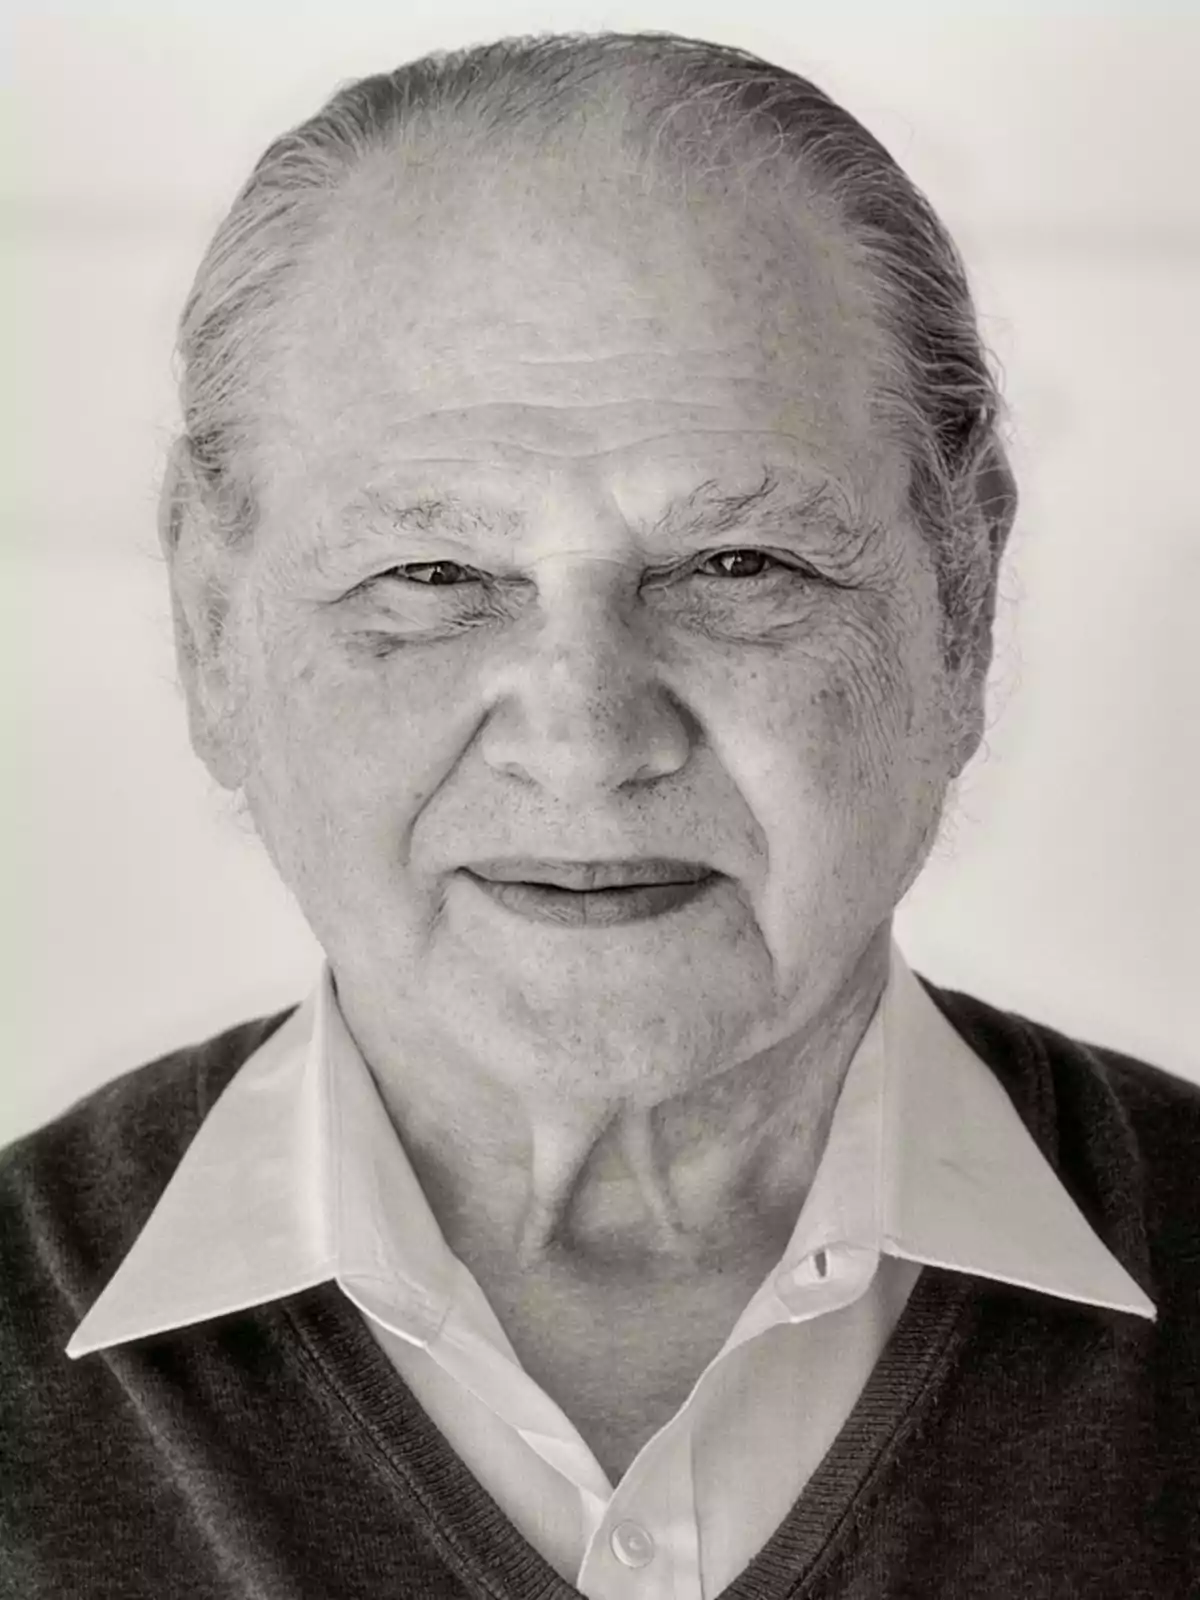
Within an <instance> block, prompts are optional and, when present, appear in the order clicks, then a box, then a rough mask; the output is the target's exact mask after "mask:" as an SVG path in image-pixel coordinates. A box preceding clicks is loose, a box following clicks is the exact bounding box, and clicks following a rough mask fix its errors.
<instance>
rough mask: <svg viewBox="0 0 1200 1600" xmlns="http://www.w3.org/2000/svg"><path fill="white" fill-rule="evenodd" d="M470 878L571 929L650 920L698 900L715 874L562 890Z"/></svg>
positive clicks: (515, 907)
mask: <svg viewBox="0 0 1200 1600" xmlns="http://www.w3.org/2000/svg"><path fill="white" fill-rule="evenodd" d="M466 876H467V877H469V878H470V880H471V882H472V883H474V884H475V886H476V887H477V888H479V889H482V890H483V892H484V894H486V895H487V896H488V897H489V899H492V900H494V901H496V903H497V904H498V905H502V906H503V907H504V908H505V910H506V911H515V912H516V914H517V915H518V916H520V917H528V918H530V920H531V921H533V922H554V923H558V924H559V926H561V927H568V928H611V927H615V926H616V925H617V924H618V923H621V922H646V921H648V920H649V919H650V918H651V917H662V916H665V915H666V913H667V912H668V911H677V910H678V909H679V908H680V906H686V905H689V904H690V903H691V902H692V901H693V900H698V899H699V898H700V896H701V895H702V894H705V893H707V891H708V890H709V889H710V888H711V887H712V885H713V884H714V882H715V881H716V874H715V873H711V874H710V875H709V876H708V877H707V878H701V879H699V880H698V881H697V882H695V883H645V884H638V885H637V886H636V887H635V888H629V889H585V890H582V891H579V890H574V889H557V888H552V887H550V886H549V885H547V884H540V883H496V882H494V881H493V880H492V879H490V878H477V877H476V876H475V874H474V873H467V874H466Z"/></svg>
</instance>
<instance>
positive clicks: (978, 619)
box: [954, 436, 1019, 777]
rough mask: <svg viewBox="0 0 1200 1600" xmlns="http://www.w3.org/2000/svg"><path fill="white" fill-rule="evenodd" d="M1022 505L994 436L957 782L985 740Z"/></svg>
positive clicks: (977, 505)
mask: <svg viewBox="0 0 1200 1600" xmlns="http://www.w3.org/2000/svg"><path fill="white" fill-rule="evenodd" d="M1018 501H1019V495H1018V492H1017V482H1016V479H1015V478H1014V477H1013V473H1012V468H1011V466H1010V465H1009V460H1008V456H1007V454H1006V452H1005V449H1004V446H1003V444H1001V442H1000V440H999V439H997V438H996V437H995V436H993V437H992V439H990V440H989V442H988V444H987V446H986V447H985V449H984V450H983V453H982V454H981V456H980V458H979V461H978V464H977V465H976V468H975V480H974V484H973V486H972V506H973V511H974V520H975V524H976V527H977V529H978V533H979V537H980V539H981V541H986V545H987V560H988V571H987V582H986V588H985V590H984V593H983V595H982V597H981V601H980V604H979V607H978V610H977V612H976V616H975V619H974V625H973V628H972V632H971V635H970V637H969V638H968V639H966V640H965V641H964V642H963V655H962V659H961V660H960V662H959V663H958V668H957V675H958V680H959V689H960V705H961V708H962V714H961V716H960V718H959V720H958V727H959V729H960V732H959V734H958V740H957V749H956V753H955V758H954V775H955V777H957V776H958V774H959V773H960V772H961V771H962V770H963V768H964V767H965V766H966V764H967V762H968V761H970V760H971V758H972V756H974V754H975V752H976V751H977V750H978V749H979V746H980V743H981V742H982V739H983V732H984V719H985V713H986V698H985V696H986V689H987V676H988V672H989V671H990V669H991V665H992V641H993V628H994V625H995V620H996V595H997V589H998V584H999V578H1000V563H1001V560H1002V559H1003V556H1004V550H1005V546H1006V545H1007V543H1008V536H1009V534H1010V533H1011V532H1012V525H1013V522H1014V520H1015V518H1016V515H1017V505H1018Z"/></svg>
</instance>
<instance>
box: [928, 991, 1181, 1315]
mask: <svg viewBox="0 0 1200 1600" xmlns="http://www.w3.org/2000/svg"><path fill="white" fill-rule="evenodd" d="M921 982H922V984H923V986H924V987H925V989H926V991H927V992H928V993H929V995H930V998H931V999H932V1000H933V1001H934V1003H935V1004H936V1005H937V1007H938V1009H939V1010H940V1011H941V1012H942V1013H943V1015H945V1016H946V1017H947V1019H948V1020H949V1021H950V1023H951V1025H952V1026H953V1027H954V1028H955V1030H956V1031H957V1032H958V1033H959V1034H960V1035H961V1036H962V1037H963V1038H964V1039H965V1040H966V1042H967V1043H968V1044H969V1045H970V1046H971V1047H972V1049H974V1050H975V1052H976V1054H977V1055H979V1056H980V1057H981V1058H982V1059H983V1060H984V1061H985V1062H986V1063H987V1064H988V1066H989V1067H990V1068H991V1069H992V1071H993V1072H994V1073H995V1074H996V1076H997V1077H998V1078H999V1079H1000V1080H1001V1082H1002V1083H1003V1085H1004V1087H1005V1089H1006V1090H1007V1091H1008V1093H1009V1096H1010V1098H1011V1099H1012V1100H1013V1102H1014V1104H1015V1105H1016V1108H1017V1110H1018V1111H1019V1112H1020V1114H1021V1116H1022V1118H1023V1120H1024V1121H1025V1122H1026V1124H1027V1126H1028V1127H1029V1129H1030V1131H1031V1133H1032V1134H1033V1136H1034V1138H1035V1139H1036V1140H1037V1141H1038V1143H1039V1145H1040V1146H1041V1148H1042V1150H1043V1152H1044V1154H1045V1155H1046V1156H1047V1158H1048V1159H1049V1160H1050V1162H1051V1164H1052V1165H1053V1166H1054V1167H1055V1169H1056V1171H1057V1172H1058V1174H1059V1176H1060V1178H1061V1179H1062V1181H1063V1182H1064V1184H1065V1185H1066V1186H1067V1188H1068V1189H1069V1190H1070V1192H1071V1194H1072V1197H1073V1198H1074V1199H1075V1200H1076V1203H1077V1204H1079V1206H1080V1208H1081V1209H1082V1210H1083V1212H1084V1215H1085V1216H1086V1217H1087V1218H1088V1221H1089V1222H1091V1223H1092V1225H1093V1226H1094V1227H1096V1228H1097V1231H1099V1232H1100V1233H1101V1236H1102V1237H1104V1238H1105V1242H1106V1243H1107V1244H1108V1245H1109V1247H1110V1248H1113V1249H1114V1250H1115V1253H1116V1254H1118V1256H1119V1257H1120V1258H1121V1259H1122V1260H1123V1261H1124V1262H1125V1265H1126V1266H1128V1267H1130V1268H1131V1270H1135V1266H1136V1258H1137V1255H1138V1253H1139V1250H1138V1246H1139V1244H1140V1245H1141V1253H1144V1254H1146V1255H1147V1256H1148V1260H1149V1264H1150V1266H1151V1271H1152V1273H1153V1275H1154V1276H1155V1277H1156V1278H1158V1279H1159V1284H1160V1287H1161V1288H1162V1289H1163V1290H1164V1291H1166V1292H1168V1293H1169V1292H1170V1290H1171V1286H1172V1284H1174V1285H1175V1286H1176V1287H1182V1286H1183V1285H1184V1284H1186V1285H1188V1286H1190V1287H1189V1288H1188V1290H1187V1292H1188V1293H1191V1292H1192V1291H1194V1290H1195V1289H1196V1288H1197V1287H1200V1283H1198V1280H1200V1165H1198V1162H1197V1153H1198V1152H1200V1084H1198V1083H1195V1082H1193V1081H1192V1080H1190V1079H1188V1078H1184V1077H1180V1076H1178V1075H1177V1074H1175V1073H1172V1072H1168V1071H1166V1070H1165V1069H1164V1068H1162V1067H1160V1066H1157V1065H1155V1064H1154V1063H1152V1062H1148V1061H1142V1060H1139V1059H1138V1058H1136V1057H1134V1056H1131V1055H1128V1054H1125V1053H1123V1052H1122V1051H1119V1050H1114V1049H1112V1048H1110V1047H1108V1046H1106V1045H1102V1044H1096V1043H1093V1042H1091V1041H1087V1040H1083V1039H1078V1038H1074V1037H1072V1036H1071V1035H1069V1034H1067V1033H1065V1032H1063V1031H1062V1030H1061V1029H1058V1028H1055V1027H1052V1026H1050V1025H1049V1024H1047V1023H1044V1022H1039V1021H1035V1020H1034V1019H1032V1018H1030V1017H1026V1016H1022V1015H1021V1014H1019V1013H1017V1012H1013V1011H1006V1010H1004V1009H1002V1008H1000V1007H998V1006H993V1005H990V1004H988V1003H987V1002H986V1001H983V1000H980V999H979V998H977V997H976V996H973V995H966V994H962V993H959V992H958V991H956V990H951V989H942V988H939V987H938V986H937V985H935V984H932V983H931V982H930V981H929V980H928V979H925V978H922V979H921ZM1135 1276H1140V1274H1138V1273H1137V1272H1136V1270H1135ZM1146 1287H1147V1288H1149V1285H1146ZM1151 1292H1153V1291H1152V1290H1151Z"/></svg>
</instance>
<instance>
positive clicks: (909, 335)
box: [168, 32, 1007, 666]
mask: <svg viewBox="0 0 1200 1600" xmlns="http://www.w3.org/2000/svg"><path fill="white" fill-rule="evenodd" d="M614 107H619V120H620V124H621V126H622V127H623V129H624V130H625V134H624V137H625V140H626V144H625V146H624V148H625V150H626V152H627V153H628V152H630V151H635V150H636V152H637V153H638V154H639V156H641V157H642V158H643V159H647V160H653V161H655V162H656V163H657V164H659V165H660V166H662V165H663V164H666V165H668V166H670V165H672V164H673V165H674V167H675V168H676V169H678V170H679V171H681V172H682V173H684V174H686V172H687V171H688V170H689V169H690V170H693V171H696V172H711V171H712V170H714V169H716V168H720V167H722V166H724V167H726V168H729V169H731V170H733V171H734V172H735V173H736V171H737V170H738V166H739V164H741V166H743V167H744V168H745V169H747V170H749V169H752V168H753V167H754V166H755V165H756V164H759V163H761V162H763V161H771V162H775V163H780V162H782V163H783V164H784V165H785V166H791V167H794V168H795V169H796V170H797V172H798V173H799V174H800V175H802V177H803V179H804V182H805V184H806V186H807V188H808V189H809V191H810V192H812V193H813V194H815V195H817V196H820V197H821V198H822V200H823V201H824V202H825V203H826V204H828V205H829V206H830V207H832V214H833V215H834V216H835V217H836V218H837V220H838V221H839V222H840V223H841V225H842V226H843V228H844V229H845V230H846V232H847V234H848V235H849V237H850V238H851V239H852V241H853V243H854V246H855V252H856V255H857V258H858V260H859V261H860V262H861V263H862V264H863V270H864V271H865V272H866V273H868V274H869V277H870V280H871V281H870V289H871V299H872V303H873V305H874V306H875V308H876V315H877V317H878V320H879V322H880V331H881V334H882V336H883V340H884V342H885V343H886V347H887V348H888V350H889V351H890V352H891V354H890V359H888V360H887V361H886V362H885V363H883V370H882V371H881V372H880V373H879V375H878V378H877V383H876V392H875V393H874V394H873V395H872V405H873V408H874V411H875V414H876V415H877V416H878V418H879V422H880V426H881V427H884V428H886V429H888V430H889V432H890V433H891V434H892V435H893V436H894V437H896V438H897V439H898V441H899V442H900V444H901V445H902V447H903V449H904V450H905V453H906V456H907V459H908V462H909V468H910V476H909V493H908V499H909V506H908V509H909V511H910V513H911V515H912V517H913V520H914V521H915V523H916V525H917V527H918V528H919V529H920V530H921V532H922V534H923V536H924V537H925V539H926V540H927V541H928V544H929V547H930V550H931V552H932V556H933V560H934V564H935V567H936V570H937V574H938V586H939V594H940V600H941V607H942V617H943V652H944V656H945V659H946V661H947V663H948V665H951V666H954V665H957V664H958V663H959V660H960V658H961V657H962V655H963V654H964V652H965V650H966V648H967V646H968V644H969V642H970V641H971V640H972V639H973V638H974V637H975V635H976V634H977V633H978V630H979V625H980V618H981V615H982V614H983V612H984V610H985V608H987V607H988V606H989V605H990V599H989V595H990V591H991V589H992V585H993V582H994V569H995V562H996V560H997V559H998V555H999V549H998V547H996V545H995V544H994V530H993V528H992V527H991V526H990V525H989V521H988V519H986V518H984V517H982V516H981V515H980V508H979V504H978V499H977V489H976V480H977V476H978V469H979V464H980V462H981V461H982V460H983V458H984V456H985V455H986V454H988V453H989V452H990V453H991V455H992V457H993V459H996V458H998V459H1000V460H1002V461H1005V463H1006V455H1005V450H1004V442H1003V439H1002V436H1001V435H1002V429H1003V427H1004V424H1005V419H1006V414H1007V413H1006V407H1005V404H1004V401H1003V397H1002V395H1001V393H1000V389H999V385H998V382H997V380H996V377H995V376H994V374H993V371H992V367H991V363H990V357H989V353H988V351H987V350H986V348H985V346H984V343H983V340H982V338H981V335H980V331H979V326H978V318H977V315H976V310H975V306H974V303H973V300H972V296H971V292H970V287H969V284H968V280H967V274H966V271H965V268H964V266H963V262H962V259H961V257H960V255H959V252H958V250H957V248H956V247H955V245H954V242H953V241H952V239H951V238H950V236H949V234H948V232H947V230H946V228H945V227H944V226H943V224H942V223H941V221H940V220H939V218H938V217H937V215H936V213H935V212H934V210H933V208H932V206H931V205H930V204H929V202H928V200H927V199H926V198H925V196H924V195H923V194H922V193H921V191H920V190H919V189H918V188H917V187H916V185H915V184H914V183H913V182H912V181H911V179H910V178H909V177H908V176H907V175H906V174H905V173H904V172H903V170H902V169H901V168H900V167H899V165H898V164H897V163H896V162H895V160H893V158H892V156H891V155H890V154H889V153H888V151H887V150H886V149H885V148H884V146H883V145H882V144H880V143H879V141H878V140H877V139H876V138H875V137H874V136H873V135H872V134H871V133H869V132H868V131H867V129H866V128H864V127H863V126H862V125H861V124H860V123H859V122H858V121H857V120H856V119H855V118H854V117H853V116H851V114H850V113H849V112H848V111H846V110H844V109H843V108H842V107H841V106H839V105H838V104H837V103H836V102H835V101H833V100H832V99H830V98H829V96H828V95H826V94H825V93H824V92H823V91H822V90H821V89H819V88H817V87H816V85H815V84H813V83H811V82H809V81H808V80H807V79H805V78H803V77H800V76H798V75H797V74H796V73H794V72H791V71H789V70H787V69H786V68H783V67H779V66H776V65H773V64H772V63H770V62H768V61H764V60H762V59H761V58H759V57H758V56H755V55H752V54H750V53H749V52H747V51H744V50H739V49H736V48H734V47H732V46H728V45H717V44H711V43H708V42H706V41H704V40H697V39H687V38H682V37H680V36H678V35H675V34H668V33H649V32H648V33H637V34H620V33H603V34H595V35H585V34H548V35H539V36H534V37H522V38H509V39H501V40H498V41H496V42H494V43H491V44H485V45H479V46H473V47H470V48H467V49H461V50H454V51H439V52H435V53H434V54H431V55H427V56H424V57H422V58H420V59H419V60H416V61H411V62H407V63H405V64H404V65H403V66H400V67H397V68H396V69H395V70H394V71H392V72H387V73H380V74H377V75H375V76H372V77H367V78H362V79H360V80H358V81H356V82H352V83H349V84H347V85H345V86H344V87H342V88H341V89H339V90H338V91H337V93H336V94H334V96H333V97H332V98H331V99H330V100H329V101H328V103H327V104H326V105H325V106H324V107H323V108H322V109H321V110H320V111H318V112H317V113H316V115H314V116H313V117H311V118H309V119H308V120H307V121H306V122H304V123H302V124H301V125H300V126H298V127H296V128H294V129H292V130H291V131H290V132H288V133H285V134H283V135H282V136H281V137H280V138H278V139H276V140H275V141H274V143H273V144H271V145H270V147H269V148H268V149H267V150H266V151H265V152H264V154H263V155H262V157H261V158H260V159H259V161H258V163H257V164H256V166H255V168H254V170H253V172H252V173H251V175H250V177H249V179H248V180H247V182H246V183H245V185H244V186H243V187H242V189H241V191H240V192H239V194H238V195H237V197H236V199H235V200H234V203H233V205H232V207H231V208H230V210H229V212H228V214H227V216H226V217H225V219H224V220H223V221H222V223H221V224H220V226H219V227H218V229H217V231H216V234H215V235H214V237H213V240H212V243H211V244H210V246H209V248H208V251H207V252H206V254H205V256H204V259H203V261H202V262H201V264H200V267H199V270H198V272H197V274H196V278H195V281H194V283H193V286H192V289H191V292H190V294H189V296H188V299H187V302H186V304H185V306H184V310H183V314H182V317H181V320H180V328H179V341H178V355H179V362H180V395H181V403H182V412H183V433H182V436H181V437H180V439H179V440H178V442H177V445H176V462H177V468H178V471H177V473H176V481H177V486H178V487H177V496H176V501H175V504H174V506H173V508H172V510H171V515H170V519H169V525H168V537H174V536H175V534H176V532H177V530H178V526H179V519H180V517H181V516H183V515H185V514H186V513H187V512H188V511H189V510H195V509H197V508H202V509H203V512H204V517H205V521H206V523H207V524H208V525H209V526H210V528H211V529H212V532H213V536H214V537H216V538H218V539H219V540H221V541H222V542H224V543H227V544H230V545H233V544H236V543H238V542H239V541H241V540H243V539H245V538H247V537H248V536H249V535H250V534H251V533H252V532H253V529H254V526H255V522H256V505H257V495H256V489H255V483H254V474H253V471H252V467H251V457H252V451H253V442H254V437H255V430H256V411H255V407H256V404H259V403H261V402H260V401H258V400H257V398H256V396H257V394H259V393H260V392H261V386H260V385H256V382H255V379H256V376H258V375H259V374H261V371H262V370H263V367H264V364H265V363H266V361H267V359H268V352H269V349H270V336H271V331H272V327H273V326H274V325H275V324H277V323H278V321H279V317H280V313H281V311H282V310H283V309H284V308H286V303H287V298H288V289H289V280H291V279H292V278H293V275H294V274H295V272H296V270H297V268H298V266H299V264H300V263H301V262H302V260H303V255H304V251H305V249H306V247H308V246H309V245H310V244H311V243H312V242H313V241H314V239H315V238H316V236H317V235H318V233H319V231H320V228H321V225H322V220H323V218H324V216H325V215H326V213H327V212H328V208H329V204H330V200H331V197H332V196H333V195H334V194H335V193H336V191H338V190H339V189H340V188H341V187H342V186H343V185H344V184H345V183H346V181H347V179H348V178H349V177H350V175H351V174H353V173H354V172H355V171H356V170H357V169H359V167H360V166H361V164H362V163H363V162H364V161H365V160H368V159H375V158H377V157H383V156H386V155H387V153H388V152H389V151H394V150H397V149H399V148H401V147H402V146H405V145H406V144H408V145H410V146H411V144H412V142H413V141H419V140H420V139H422V138H430V139H434V140H437V139H439V138H440V137H444V136H445V135H446V134H447V133H450V132H452V133H454V134H455V136H457V137H461V138H466V139H468V140H475V141H479V142H480V147H486V146H487V145H488V143H489V142H492V141H495V140H496V139H499V138H505V139H508V140H510V141H511V140H517V141H520V140H524V139H529V140H531V141H544V140H546V139H547V138H553V137H554V136H555V134H556V132H557V131H560V130H564V129H569V128H570V127H571V126H572V125H579V124H580V123H581V120H586V118H587V117H588V116H589V115H592V114H595V113H608V112H610V111H611V110H612V108H614ZM748 181H749V183H750V187H751V189H752V188H753V177H752V176H751V177H750V179H749V180H748ZM1005 470H1007V465H1006V466H1005ZM1001 542H1002V535H1001Z"/></svg>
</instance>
